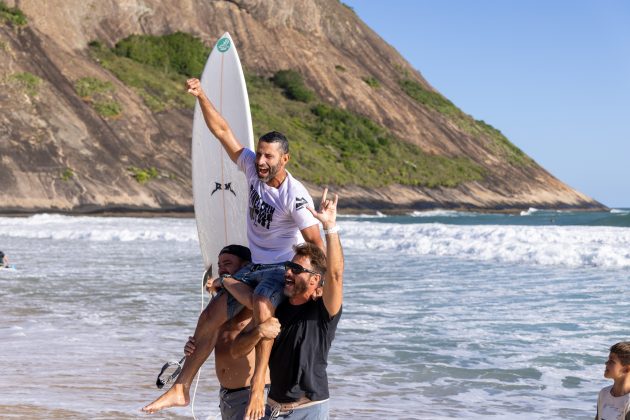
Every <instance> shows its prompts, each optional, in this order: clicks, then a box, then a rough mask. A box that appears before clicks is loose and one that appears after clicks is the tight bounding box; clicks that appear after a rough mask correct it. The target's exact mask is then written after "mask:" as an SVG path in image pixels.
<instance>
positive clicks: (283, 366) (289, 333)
mask: <svg viewBox="0 0 630 420" xmlns="http://www.w3.org/2000/svg"><path fill="white" fill-rule="evenodd" d="M275 316H276V317H277V318H278V320H279V321H280V325H281V326H282V329H281V331H280V334H278V336H277V337H276V339H275V341H274V344H273V348H272V350H271V356H270V357H269V370H270V374H271V389H270V390H269V397H270V398H271V399H273V400H274V401H277V402H279V403H287V402H293V401H296V400H298V399H299V398H301V397H304V396H305V397H307V398H309V399H311V400H313V401H321V400H325V399H327V398H328V397H329V395H328V376H327V375H326V366H327V365H328V351H329V350H330V345H331V344H332V341H333V339H334V338H335V331H336V330H337V324H338V323H339V318H341V308H340V309H339V313H337V315H335V316H334V317H332V318H331V317H330V315H329V314H328V311H327V310H326V306H325V305H324V301H323V299H321V298H320V299H317V300H315V301H312V300H310V301H308V302H307V303H304V304H302V305H291V304H290V303H289V301H288V300H285V301H284V302H282V303H281V304H280V306H278V308H277V309H276V315H275Z"/></svg>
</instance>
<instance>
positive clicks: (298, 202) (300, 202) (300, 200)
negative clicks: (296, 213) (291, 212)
mask: <svg viewBox="0 0 630 420" xmlns="http://www.w3.org/2000/svg"><path fill="white" fill-rule="evenodd" d="M307 205H308V201H306V198H304V197H296V198H295V209H296V210H299V209H301V208H302V207H306V206H307Z"/></svg>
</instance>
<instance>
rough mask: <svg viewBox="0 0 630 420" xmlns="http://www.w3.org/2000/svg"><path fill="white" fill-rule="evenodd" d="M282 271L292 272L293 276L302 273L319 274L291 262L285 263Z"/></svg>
mask: <svg viewBox="0 0 630 420" xmlns="http://www.w3.org/2000/svg"><path fill="white" fill-rule="evenodd" d="M284 269H285V270H286V271H289V270H291V271H293V274H302V273H310V274H319V273H317V272H315V271H313V270H309V269H308V268H304V267H302V266H301V265H300V264H298V263H294V262H293V261H287V262H285V263H284Z"/></svg>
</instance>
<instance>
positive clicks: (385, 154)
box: [246, 74, 484, 187]
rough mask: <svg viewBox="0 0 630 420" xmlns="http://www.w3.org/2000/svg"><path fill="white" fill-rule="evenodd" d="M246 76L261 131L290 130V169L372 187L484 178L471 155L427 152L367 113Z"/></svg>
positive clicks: (335, 182) (256, 125)
mask: <svg viewBox="0 0 630 420" xmlns="http://www.w3.org/2000/svg"><path fill="white" fill-rule="evenodd" d="M246 80H247V89H248V92H249V99H250V107H251V111H252V119H253V120H254V130H255V133H254V134H255V136H256V137H260V136H261V135H262V134H264V133H266V132H268V131H271V130H278V131H281V132H283V133H285V134H286V135H287V136H288V138H289V139H290V147H291V155H292V159H291V163H290V164H289V168H290V170H291V172H292V173H293V174H294V175H295V176H297V177H298V178H300V179H304V180H307V181H311V182H314V183H317V184H333V185H350V184H356V185H362V186H366V187H383V186H386V185H389V184H393V183H399V184H403V185H418V186H428V187H437V186H448V187H453V186H456V185H458V184H460V183H462V182H466V181H471V180H480V179H482V178H483V175H484V172H483V169H482V168H481V167H479V166H477V165H475V164H474V163H472V162H471V161H470V160H468V159H464V158H457V159H451V158H446V157H442V156H434V155H429V154H426V153H424V152H423V151H422V150H421V149H420V148H419V147H417V146H414V145H412V144H409V143H407V142H404V141H402V140H400V139H397V138H396V137H394V136H393V135H392V134H391V133H390V132H389V131H388V130H386V129H384V128H383V127H380V126H379V125H378V124H376V123H374V122H373V121H371V120H369V119H367V118H365V117H363V116H360V115H357V114H354V113H352V112H349V111H346V110H342V109H339V108H334V107H332V106H329V105H325V104H323V103H318V104H316V105H312V106H311V105H308V104H305V103H302V102H298V101H292V100H289V99H288V98H286V97H285V96H284V95H283V94H282V91H280V90H279V89H277V88H275V86H274V85H273V83H272V82H270V81H268V80H265V79H264V78H262V77H258V76H255V75H251V74H246Z"/></svg>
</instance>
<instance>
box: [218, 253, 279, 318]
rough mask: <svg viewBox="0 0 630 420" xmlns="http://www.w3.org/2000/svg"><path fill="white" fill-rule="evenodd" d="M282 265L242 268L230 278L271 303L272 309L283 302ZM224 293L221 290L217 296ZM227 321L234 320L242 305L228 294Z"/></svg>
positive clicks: (260, 265)
mask: <svg viewBox="0 0 630 420" xmlns="http://www.w3.org/2000/svg"><path fill="white" fill-rule="evenodd" d="M284 271H285V270H284V263H279V264H253V265H248V266H246V267H243V268H242V269H240V270H239V271H237V272H236V273H234V275H233V276H232V277H234V278H235V279H237V280H239V281H241V282H242V283H244V284H246V285H248V286H249V287H251V288H252V289H254V295H256V296H262V297H265V298H267V299H269V300H270V301H271V304H272V305H273V307H274V308H277V307H278V305H279V304H280V303H281V302H282V301H283V300H284ZM223 293H226V292H225V290H224V289H221V290H220V291H219V293H217V296H221V294H223ZM227 305H228V319H232V318H234V316H235V315H237V314H238V313H239V312H240V311H241V310H242V309H243V307H244V306H243V305H242V304H241V303H240V302H239V301H238V300H236V299H235V298H234V297H233V296H232V295H230V294H229V293H228V301H227Z"/></svg>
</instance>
